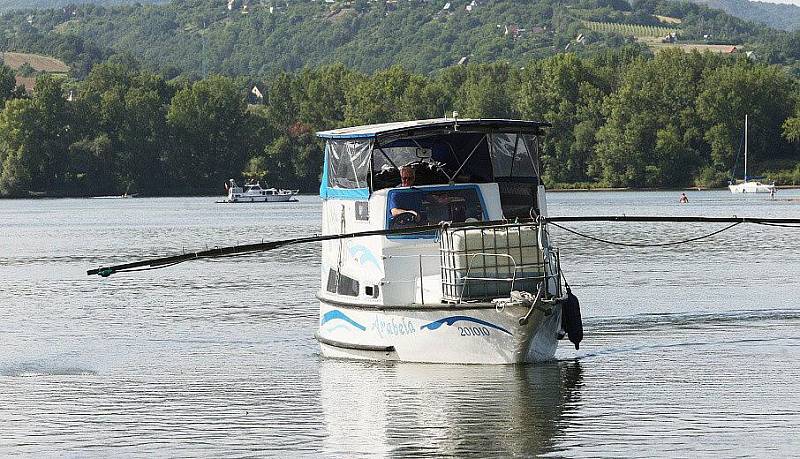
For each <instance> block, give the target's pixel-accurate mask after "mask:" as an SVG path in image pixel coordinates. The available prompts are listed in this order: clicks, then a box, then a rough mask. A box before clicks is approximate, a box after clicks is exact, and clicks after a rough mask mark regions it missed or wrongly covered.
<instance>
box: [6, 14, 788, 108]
mask: <svg viewBox="0 0 800 459" xmlns="http://www.w3.org/2000/svg"><path fill="white" fill-rule="evenodd" d="M17 1H21V0H17ZM40 1H41V2H48V1H49V2H51V3H52V4H53V5H55V4H56V2H57V0H40ZM112 1H113V0H107V1H106V2H105V3H111V2H112ZM243 5H244V2H235V3H234V7H233V9H232V10H228V9H227V4H226V2H224V1H220V0H174V1H172V2H169V3H165V4H159V5H153V4H147V2H144V4H142V2H137V3H134V4H132V5H122V6H98V5H92V4H86V5H84V4H81V5H77V6H76V5H70V6H66V7H64V8H54V9H49V10H37V11H35V12H31V11H30V10H27V11H15V12H11V13H7V14H6V15H4V16H2V17H0V27H2V29H3V30H4V33H3V34H0V49H6V50H17V51H25V50H27V51H32V52H38V53H42V54H48V55H54V56H57V57H60V58H62V59H64V60H65V61H66V62H67V63H68V64H70V67H71V69H72V70H71V72H72V74H73V76H76V77H79V78H83V77H85V76H86V75H87V74H88V73H89V71H90V70H91V67H92V65H94V64H96V63H98V62H102V61H105V60H106V59H107V58H108V57H109V56H112V55H114V54H127V55H130V56H132V57H134V58H135V59H136V60H137V61H139V62H141V65H142V67H143V68H144V69H147V70H150V71H152V72H155V73H159V74H162V75H164V76H165V77H166V78H172V77H174V76H176V75H178V74H184V75H186V76H188V77H189V78H190V79H197V78H203V77H205V76H207V75H208V74H209V73H213V74H222V75H229V76H237V75H250V76H264V75H276V74H278V73H280V72H284V71H297V70H300V69H303V68H316V67H319V66H320V65H327V64H333V63H342V64H344V65H345V66H346V68H347V69H353V70H358V71H361V72H374V71H377V70H381V69H387V68H389V67H391V66H393V65H400V66H402V67H403V68H404V69H406V70H408V71H410V72H413V73H417V74H431V73H434V72H437V71H441V70H442V69H445V68H447V67H448V66H451V65H454V64H455V63H457V62H459V61H461V60H462V59H467V60H468V61H469V62H471V63H487V64H488V63H493V62H497V61H506V62H515V63H519V62H525V61H528V60H531V59H539V58H543V57H547V56H552V55H554V54H556V53H559V52H562V51H563V50H564V49H565V48H566V47H567V46H569V50H570V51H574V52H576V53H577V54H578V55H579V56H588V55H592V54H595V53H602V52H604V51H605V50H607V49H609V48H619V47H622V46H625V45H626V39H625V37H627V36H630V35H635V36H648V37H650V36H656V37H657V36H663V35H666V34H667V33H669V32H671V31H676V30H677V31H679V32H680V36H681V38H682V39H683V38H687V39H694V40H702V39H703V37H704V36H705V35H711V36H712V39H713V41H714V42H720V43H736V44H745V45H746V46H747V48H748V49H749V50H754V51H756V55H757V56H758V58H759V59H764V60H765V61H768V62H770V63H780V64H784V65H787V66H792V65H795V63H796V62H797V61H798V60H800V46H797V45H798V40H800V38H798V37H800V32H794V33H789V32H783V31H775V30H772V29H769V28H767V27H765V26H763V25H759V24H754V23H748V22H746V21H743V20H740V19H736V18H733V17H731V16H728V15H726V14H724V13H722V12H721V11H717V10H712V9H709V8H705V7H702V6H698V5H694V4H689V3H677V2H662V1H655V0H646V1H638V2H634V4H633V5H632V6H631V5H629V4H628V3H627V2H625V1H622V0H620V1H617V0H615V1H607V0H584V1H580V2H573V1H570V2H552V1H549V0H522V1H517V0H500V1H492V2H481V3H480V4H479V5H477V6H476V7H474V8H473V9H472V10H471V11H467V10H466V9H465V8H464V6H465V5H464V4H458V3H453V6H452V7H451V8H450V9H448V10H446V11H445V10H443V9H442V5H440V4H438V3H432V2H417V1H413V2H397V3H393V4H391V6H388V5H387V4H385V3H383V2H355V4H353V5H348V4H347V3H345V2H337V3H334V4H329V3H325V2H322V1H311V0H300V1H292V2H286V3H283V2H262V1H259V2H256V1H250V2H248V3H247V6H248V8H247V10H245V9H244V6H243ZM653 14H662V15H668V16H675V17H677V18H680V19H682V23H681V24H680V25H678V26H674V27H672V26H670V27H664V26H663V25H660V23H659V22H658V21H657V20H656V19H655V17H654V16H653ZM590 29H593V30H596V32H593V31H590ZM580 33H583V34H584V35H585V37H584V38H585V39H584V40H582V41H581V42H580V43H579V42H577V41H576V40H575V38H576V37H577V36H578V34H580ZM340 121H341V120H340Z"/></svg>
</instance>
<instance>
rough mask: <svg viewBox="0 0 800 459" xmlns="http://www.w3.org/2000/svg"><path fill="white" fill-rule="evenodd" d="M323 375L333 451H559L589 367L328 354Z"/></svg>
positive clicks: (327, 445)
mask: <svg viewBox="0 0 800 459" xmlns="http://www.w3.org/2000/svg"><path fill="white" fill-rule="evenodd" d="M320 379H321V390H320V404H321V405H322V411H323V415H324V425H325V430H326V437H325V440H324V441H323V453H324V454H326V455H331V456H351V455H352V454H353V452H358V453H359V454H361V455H363V456H375V455H397V456H439V455H443V454H446V455H451V454H452V455H457V456H463V455H468V454H472V455H490V456H509V455H539V454H544V453H552V452H557V451H559V449H558V447H557V440H556V439H557V437H559V436H560V435H561V434H562V429H563V427H564V425H565V424H564V423H563V422H562V418H563V417H564V415H565V414H567V413H570V412H575V411H577V410H579V409H580V389H581V385H582V370H581V365H580V363H579V362H577V361H562V362H553V363H549V364H543V365H536V366H534V365H525V366H516V367H515V366H504V367H491V366H480V365H424V364H406V363H394V364H384V363H360V362H349V361H337V360H323V361H321V362H320ZM410 432H413V435H409V433H410Z"/></svg>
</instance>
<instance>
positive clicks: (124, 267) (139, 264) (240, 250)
mask: <svg viewBox="0 0 800 459" xmlns="http://www.w3.org/2000/svg"><path fill="white" fill-rule="evenodd" d="M604 221H605V222H667V223H731V224H732V225H731V226H729V227H728V228H732V227H733V226H736V225H738V224H741V223H753V224H760V225H768V226H782V227H790V228H800V226H798V225H800V218H755V217H692V216H685V217H665V216H647V215H645V216H630V215H597V216H562V217H548V218H544V217H540V218H538V219H519V220H515V221H513V222H512V221H509V220H492V221H484V222H470V223H451V222H446V223H441V224H437V225H425V226H415V227H413V228H396V229H386V230H372V231H362V232H357V233H346V234H329V235H325V236H322V235H317V236H309V237H300V238H293V239H282V240H278V241H268V242H261V243H256V244H245V245H235V246H229V247H215V248H213V249H208V250H203V251H199V252H191V253H183V254H180V255H173V256H169V257H162V258H150V259H147V260H141V261H135V262H132V263H125V264H120V265H114V266H107V267H100V268H96V269H90V270H88V271H86V274H87V275H90V276H92V275H95V274H97V275H100V276H102V277H108V276H110V275H112V274H114V273H118V272H133V271H145V270H150V269H158V268H165V267H168V266H172V265H176V264H179V263H183V262H185V261H190V260H199V259H206V258H222V257H232V256H241V255H249V254H254V253H259V252H267V251H270V250H273V249H277V248H280V247H286V246H289V245H295V244H305V243H309V242H321V241H333V240H339V239H351V238H357V237H366V236H389V235H400V234H418V233H427V232H430V231H438V230H441V229H443V228H446V227H450V228H460V227H485V226H494V225H502V224H525V223H537V222H538V223H547V222H553V223H555V222H604ZM728 228H725V229H728ZM565 229H566V228H565ZM725 229H723V230H720V231H715V232H713V233H711V234H709V235H705V236H702V237H698V238H693V239H689V240H687V241H681V242H691V241H695V240H699V239H703V238H705V237H708V236H711V235H714V234H718V233H720V232H722V231H724V230H725ZM604 242H605V241H604ZM671 244H672V243H667V244H653V246H659V245H671ZM620 245H636V244H620Z"/></svg>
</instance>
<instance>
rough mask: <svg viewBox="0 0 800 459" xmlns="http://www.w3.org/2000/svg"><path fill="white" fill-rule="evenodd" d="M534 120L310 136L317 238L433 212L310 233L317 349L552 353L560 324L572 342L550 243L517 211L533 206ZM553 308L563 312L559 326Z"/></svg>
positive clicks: (425, 354)
mask: <svg viewBox="0 0 800 459" xmlns="http://www.w3.org/2000/svg"><path fill="white" fill-rule="evenodd" d="M546 126H548V125H547V124H545V123H537V122H532V121H517V120H454V119H447V118H444V119H432V120H418V121H410V122H399V123H387V124H378V125H369V126H359V127H351V128H343V129H337V130H332V131H324V132H319V133H317V135H318V136H319V137H321V138H323V139H325V141H326V145H325V163H324V168H323V176H322V183H321V185H320V196H321V197H322V200H323V204H322V233H323V235H336V234H346V233H354V232H361V231H369V230H385V229H392V228H409V227H411V228H413V227H414V226H419V225H427V224H430V225H432V224H438V223H442V225H441V226H440V229H439V230H438V231H427V232H421V233H416V234H402V235H398V234H395V235H378V236H366V237H359V238H346V239H338V240H329V241H324V242H322V262H321V268H322V272H321V289H320V290H319V292H318V294H317V297H318V299H319V308H320V309H319V317H320V320H319V329H318V332H317V334H316V337H317V340H318V341H319V343H320V348H321V351H322V354H323V355H324V356H327V357H335V358H355V359H369V360H402V361H414V362H446V363H490V364H512V363H522V362H533V361H541V360H549V359H552V358H553V357H554V354H555V351H556V347H557V344H558V339H559V338H561V337H563V336H564V329H565V328H566V329H568V330H571V331H570V333H569V335H570V336H569V338H570V340H572V341H573V342H574V343H576V347H577V342H579V341H580V337H578V336H576V335H578V328H576V320H575V317H576V315H575V312H577V300H575V301H574V302H573V303H572V306H570V307H571V308H572V309H567V308H568V306H565V303H568V302H569V300H568V298H570V297H571V298H575V297H574V296H571V295H567V294H565V292H564V290H563V289H562V285H561V282H560V276H561V273H560V262H559V255H558V251H557V250H556V249H555V248H554V247H552V246H551V244H550V242H549V238H548V234H547V228H546V225H545V224H544V223H539V221H536V220H531V218H530V217H536V216H538V215H542V216H546V214H547V206H546V202H545V189H544V186H543V185H542V184H541V180H540V174H539V158H538V136H539V135H540V134H542V128H543V127H546ZM404 166H408V169H406V168H404ZM400 169H403V170H404V171H409V170H413V171H414V174H415V175H416V181H415V182H414V183H413V184H412V186H397V185H398V183H399V182H400ZM401 203H402V205H403V206H405V207H402V208H401V207H400V204H401ZM414 205H416V206H417V209H414V211H415V212H414V213H410V212H401V211H400V210H402V209H406V210H409V207H413V206H414ZM393 210H395V211H397V212H393ZM414 214H416V216H415V215H414ZM522 218H524V219H526V221H527V223H514V221H515V219H522ZM443 222H451V223H450V224H447V223H443ZM487 222H488V223H487ZM456 223H460V225H456ZM562 310H563V311H571V312H570V313H569V314H565V315H566V316H568V317H572V319H571V321H570V322H569V323H568V324H566V325H569V326H567V327H565V321H564V320H562ZM577 326H580V317H579V314H578V315H577ZM582 333H583V332H582V326H581V328H580V336H582Z"/></svg>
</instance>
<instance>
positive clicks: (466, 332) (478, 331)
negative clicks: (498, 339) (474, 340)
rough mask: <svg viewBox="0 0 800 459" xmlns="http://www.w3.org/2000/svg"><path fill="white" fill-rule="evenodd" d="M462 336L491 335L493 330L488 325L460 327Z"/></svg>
mask: <svg viewBox="0 0 800 459" xmlns="http://www.w3.org/2000/svg"><path fill="white" fill-rule="evenodd" d="M458 331H459V333H461V336H489V335H490V334H491V332H490V331H489V329H488V328H486V327H458Z"/></svg>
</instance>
